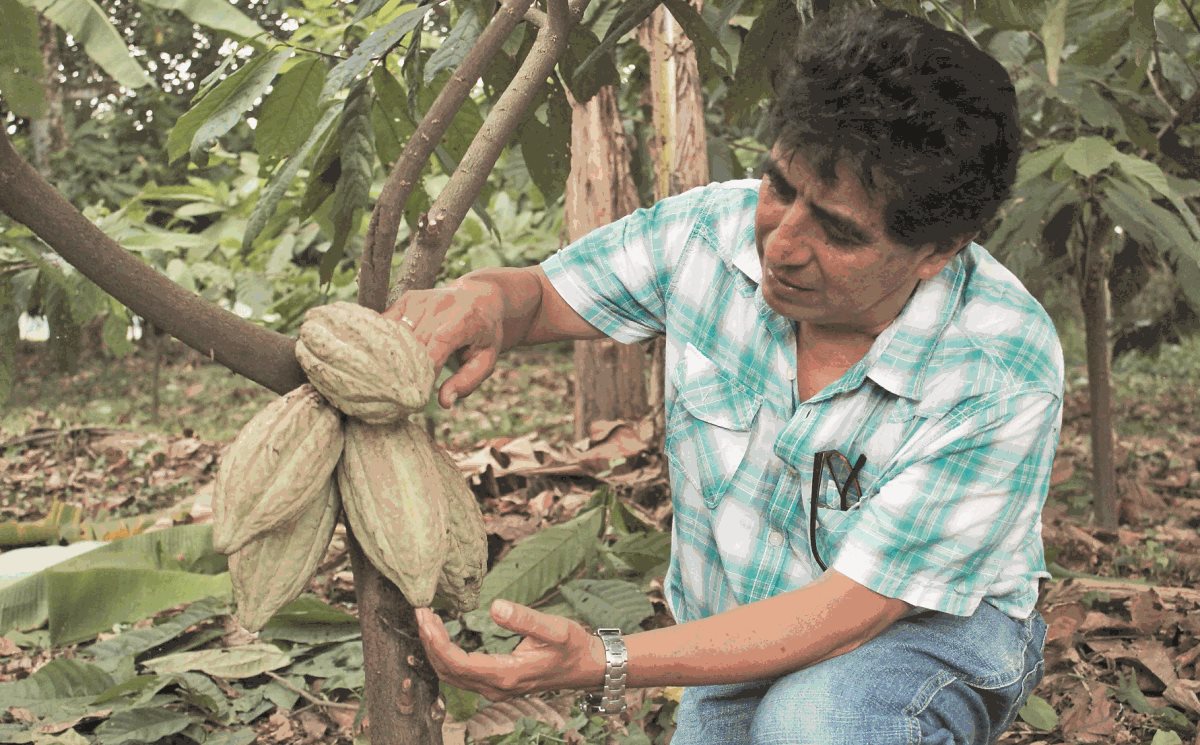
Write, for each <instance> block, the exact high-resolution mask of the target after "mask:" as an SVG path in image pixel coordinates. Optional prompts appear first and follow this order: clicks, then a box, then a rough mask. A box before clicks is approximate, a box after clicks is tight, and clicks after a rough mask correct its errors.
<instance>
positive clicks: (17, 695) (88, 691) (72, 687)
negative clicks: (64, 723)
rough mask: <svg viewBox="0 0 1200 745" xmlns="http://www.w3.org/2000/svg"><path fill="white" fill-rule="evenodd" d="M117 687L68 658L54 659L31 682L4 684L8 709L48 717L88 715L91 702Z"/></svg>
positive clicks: (0, 688) (0, 689)
mask: <svg viewBox="0 0 1200 745" xmlns="http://www.w3.org/2000/svg"><path fill="white" fill-rule="evenodd" d="M114 683H116V681H115V680H113V678H112V676H110V675H109V674H108V673H106V672H104V671H103V670H101V669H100V668H99V667H96V666H95V665H91V664H88V663H86V662H82V661H80V660H71V659H66V658H58V659H53V660H50V661H49V662H47V663H46V664H45V665H43V666H42V667H40V668H38V670H37V672H35V673H33V674H32V675H30V676H29V677H28V678H23V679H22V680H18V681H15V682H11V683H0V701H3V702H4V706H5V708H7V707H9V706H22V707H25V708H27V709H30V710H31V711H33V713H34V714H38V715H39V716H41V715H47V714H52V713H55V712H60V711H62V710H64V709H67V710H77V711H86V710H87V708H88V706H89V704H90V702H91V700H92V699H93V698H95V697H96V696H98V695H100V694H101V693H103V692H104V691H105V690H107V689H109V688H111V687H112V686H113V684H114Z"/></svg>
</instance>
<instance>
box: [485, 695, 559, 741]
mask: <svg viewBox="0 0 1200 745" xmlns="http://www.w3.org/2000/svg"><path fill="white" fill-rule="evenodd" d="M521 717H529V718H530V719H535V720H537V721H539V722H546V723H547V724H549V725H550V726H551V727H554V728H555V729H563V728H564V727H565V726H566V724H567V721H566V719H565V718H564V717H563V715H562V714H560V713H559V712H558V711H557V710H555V709H554V708H553V707H551V706H550V705H549V704H547V703H546V702H545V701H542V700H541V699H539V698H515V699H512V700H509V701H501V702H499V703H496V704H492V705H491V706H488V707H487V708H484V709H480V710H479V711H477V712H475V716H473V717H471V718H470V720H468V721H467V734H468V735H469V736H470V737H471V739H472V740H475V741H477V742H478V741H479V740H483V739H484V738H487V737H493V736H495V735H506V734H508V733H509V732H512V731H513V730H514V729H516V726H517V720H518V719H520V718H521Z"/></svg>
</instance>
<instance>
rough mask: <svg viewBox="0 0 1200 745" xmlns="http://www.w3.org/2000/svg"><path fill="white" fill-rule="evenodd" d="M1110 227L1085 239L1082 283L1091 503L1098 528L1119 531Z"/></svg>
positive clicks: (1102, 223) (1100, 222)
mask: <svg viewBox="0 0 1200 745" xmlns="http://www.w3.org/2000/svg"><path fill="white" fill-rule="evenodd" d="M1111 227H1112V226H1111V223H1109V221H1108V220H1107V219H1106V218H1104V217H1099V218H1097V224H1096V225H1095V226H1094V228H1093V230H1092V231H1091V234H1090V235H1086V236H1085V241H1086V243H1085V245H1084V251H1085V254H1084V271H1083V276H1082V277H1081V282H1080V296H1081V298H1080V299H1081V303H1082V306H1083V323H1084V333H1085V336H1086V339H1087V368H1088V398H1089V399H1090V403H1091V420H1092V421H1091V434H1092V499H1093V503H1092V504H1093V507H1094V508H1095V511H1096V522H1098V523H1099V524H1100V525H1101V526H1103V527H1105V528H1116V527H1117V514H1118V512H1117V476H1116V461H1115V459H1114V446H1113V445H1114V443H1113V414H1112V351H1111V347H1110V344H1109V332H1108V328H1109V320H1110V316H1111V312H1110V301H1109V293H1108V273H1109V269H1110V267H1111V265H1112V256H1111V253H1110V250H1109V246H1110V244H1109V239H1108V237H1107V236H1108V235H1109V234H1110V232H1111Z"/></svg>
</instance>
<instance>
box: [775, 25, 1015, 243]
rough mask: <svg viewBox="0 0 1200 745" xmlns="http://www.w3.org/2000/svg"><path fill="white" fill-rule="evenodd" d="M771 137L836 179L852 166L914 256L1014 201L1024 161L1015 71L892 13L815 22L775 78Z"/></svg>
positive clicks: (971, 229)
mask: <svg viewBox="0 0 1200 745" xmlns="http://www.w3.org/2000/svg"><path fill="white" fill-rule="evenodd" d="M775 88H776V90H775V99H774V101H773V102H772V105H771V118H770V125H771V134H772V136H773V141H774V143H775V144H776V145H778V146H780V147H781V148H782V149H783V151H784V152H790V153H796V154H799V155H801V156H802V157H804V158H805V159H806V160H808V161H809V162H810V163H811V164H812V165H813V167H814V168H815V170H816V171H817V173H818V174H820V177H821V178H822V179H825V180H826V181H828V182H832V181H833V180H834V179H835V176H834V166H835V164H836V163H838V162H845V163H846V164H847V165H849V166H850V167H851V169H852V170H853V171H854V172H855V173H857V174H858V176H859V178H860V180H861V181H862V184H863V187H864V188H865V189H866V190H867V193H868V194H871V195H872V196H878V197H882V199H883V201H884V204H885V205H886V206H885V207H884V215H883V218H884V224H885V225H886V226H887V230H888V231H889V233H890V234H891V237H892V239H893V240H895V241H897V242H898V243H901V244H903V245H907V246H913V247H915V246H920V245H924V244H927V243H933V244H934V245H935V246H937V247H939V248H941V249H948V248H951V247H952V246H953V241H954V239H955V238H956V237H958V238H961V237H962V236H964V235H971V234H974V233H976V232H977V231H979V229H980V228H982V227H983V225H984V223H986V222H987V221H988V220H989V219H990V218H991V217H992V216H993V215H995V214H996V210H997V209H999V207H1000V205H1001V204H1002V203H1003V202H1004V200H1005V199H1007V198H1008V195H1009V193H1010V191H1011V189H1012V184H1013V181H1014V179H1015V177H1016V170H1017V160H1018V158H1019V157H1020V121H1019V118H1018V116H1017V99H1016V92H1015V90H1014V89H1013V84H1012V80H1011V78H1009V76H1008V72H1007V71H1005V69H1004V68H1003V67H1002V66H1001V65H1000V63H999V62H997V61H996V60H995V59H994V58H992V57H991V56H989V55H988V54H987V53H985V52H983V51H982V50H980V49H978V48H977V47H975V46H974V44H972V42H971V41H970V40H968V39H967V38H965V37H963V36H960V35H958V34H955V33H951V32H949V31H944V30H942V29H938V28H935V27H934V26H932V25H930V24H929V23H927V22H925V21H923V20H920V19H918V18H915V17H913V16H910V15H908V14H906V13H903V12H900V11H894V10H886V9H872V10H870V11H865V12H864V11H858V12H848V13H844V14H839V15H833V16H827V17H825V18H822V19H820V20H818V21H815V22H813V23H810V24H809V25H808V26H807V27H806V28H805V29H804V30H803V31H802V32H801V34H800V37H799V40H798V43H797V45H796V49H795V53H794V54H793V55H792V56H791V58H790V59H788V60H787V61H786V62H785V64H784V69H783V70H782V71H781V73H780V75H779V77H778V78H777V80H776V86H775Z"/></svg>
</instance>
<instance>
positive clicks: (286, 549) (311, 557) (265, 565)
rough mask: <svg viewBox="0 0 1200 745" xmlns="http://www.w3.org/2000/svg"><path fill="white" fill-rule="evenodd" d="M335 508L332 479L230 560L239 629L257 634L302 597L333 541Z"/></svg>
mask: <svg viewBox="0 0 1200 745" xmlns="http://www.w3.org/2000/svg"><path fill="white" fill-rule="evenodd" d="M340 507H341V501H340V500H339V498H338V489H337V481H336V480H335V479H334V478H333V477H332V474H331V475H330V476H329V477H327V478H326V479H325V484H324V487H323V488H322V489H321V490H320V491H319V492H318V493H317V495H316V496H315V497H314V498H313V501H312V502H311V503H309V505H308V506H307V507H305V508H304V509H303V510H302V511H301V512H300V515H299V516H298V517H297V518H296V519H295V520H293V521H292V522H288V523H284V524H283V525H280V526H279V527H277V528H275V529H274V530H270V531H267V532H266V533H263V534H261V535H259V536H257V537H255V538H254V539H253V540H251V541H249V542H248V543H246V545H244V546H242V547H241V548H240V549H238V550H237V551H235V552H234V553H233V555H232V556H230V557H229V574H230V578H231V579H232V580H233V599H234V600H235V601H236V602H237V619H238V621H239V622H240V623H241V624H242V625H243V626H245V627H246V628H247V629H249V630H250V631H258V630H259V629H261V628H262V627H263V626H264V625H266V623H267V621H269V620H271V616H273V615H275V612H276V611H278V610H279V609H280V608H282V607H283V606H285V605H287V604H288V603H290V602H291V601H293V600H295V599H296V597H297V596H298V595H299V594H300V593H301V592H303V591H304V588H305V586H307V585H308V580H309V578H311V577H312V574H313V572H314V571H316V569H317V565H318V564H320V562H321V559H322V558H323V557H324V556H325V549H326V548H328V546H329V541H330V539H331V538H333V529H334V528H335V527H337V516H338V510H339V509H340Z"/></svg>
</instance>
